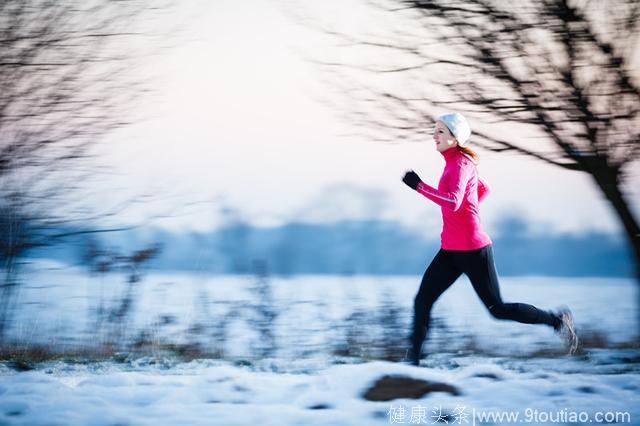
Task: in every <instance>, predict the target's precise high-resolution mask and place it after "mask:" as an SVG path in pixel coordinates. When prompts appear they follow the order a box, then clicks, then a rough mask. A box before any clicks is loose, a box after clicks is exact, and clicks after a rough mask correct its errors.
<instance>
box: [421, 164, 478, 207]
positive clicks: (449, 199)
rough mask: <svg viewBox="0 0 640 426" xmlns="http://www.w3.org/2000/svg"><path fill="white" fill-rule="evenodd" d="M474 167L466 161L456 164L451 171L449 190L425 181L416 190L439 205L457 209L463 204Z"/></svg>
mask: <svg viewBox="0 0 640 426" xmlns="http://www.w3.org/2000/svg"><path fill="white" fill-rule="evenodd" d="M472 167H473V165H471V164H464V163H463V164H460V165H459V166H456V167H455V168H454V169H453V170H452V172H451V176H450V179H449V188H448V189H449V190H448V191H440V190H438V189H436V188H434V187H432V186H430V185H427V184H426V183H424V182H420V183H418V186H417V188H416V191H418V192H419V193H420V194H422V195H424V196H425V197H427V198H428V199H430V200H431V201H433V202H434V203H436V204H438V205H439V206H442V207H444V208H450V209H451V210H453V211H456V210H458V209H459V208H460V206H461V205H462V200H463V199H464V193H465V189H466V188H467V184H468V183H469V179H470V178H471V175H472V173H473V169H472Z"/></svg>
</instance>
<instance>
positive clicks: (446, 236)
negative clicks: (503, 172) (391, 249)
mask: <svg viewBox="0 0 640 426" xmlns="http://www.w3.org/2000/svg"><path fill="white" fill-rule="evenodd" d="M441 154H442V155H443V157H444V159H445V162H446V164H445V167H444V171H443V172H442V176H441V177H440V182H439V183H438V189H435V188H433V187H432V186H429V185H427V184H426V183H424V182H421V183H419V184H418V187H417V188H416V189H417V191H418V192H419V193H420V194H422V195H424V196H425V197H427V198H428V199H430V200H431V201H433V202H434V203H436V204H438V205H439V206H440V207H441V208H442V221H443V227H442V234H441V235H440V237H441V243H442V244H441V246H442V248H443V249H445V250H476V249H479V248H482V247H485V246H487V245H489V244H491V239H490V238H489V235H487V234H486V233H485V232H484V231H483V230H482V226H481V224H480V211H479V208H478V204H479V203H480V201H482V200H483V199H484V198H485V197H486V196H487V195H488V194H489V191H490V190H491V188H490V186H489V184H488V183H487V182H486V181H485V180H484V179H482V178H481V177H480V176H478V171H477V169H476V165H475V163H474V162H473V160H471V158H469V157H467V156H466V155H465V154H464V153H463V152H462V151H460V150H459V149H458V148H449V149H447V150H446V151H444V152H442V153H441Z"/></svg>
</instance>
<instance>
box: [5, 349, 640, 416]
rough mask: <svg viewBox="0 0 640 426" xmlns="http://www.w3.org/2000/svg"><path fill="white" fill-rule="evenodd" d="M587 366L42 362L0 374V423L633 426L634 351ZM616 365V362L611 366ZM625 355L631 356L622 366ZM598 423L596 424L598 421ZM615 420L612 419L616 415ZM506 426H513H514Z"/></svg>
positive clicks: (487, 361) (638, 401) (637, 411)
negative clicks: (610, 425) (397, 395)
mask: <svg viewBox="0 0 640 426" xmlns="http://www.w3.org/2000/svg"><path fill="white" fill-rule="evenodd" d="M594 355H595V358H598V359H601V358H606V359H608V361H607V362H606V363H604V364H600V363H599V361H597V360H596V361H594V359H590V360H589V359H582V358H578V359H564V358H547V359H544V358H540V359H536V360H533V361H531V362H530V361H529V360H523V359H521V360H517V361H514V360H506V359H500V358H487V357H473V356H464V357H450V358H448V360H447V363H446V367H440V368H422V367H411V366H407V365H402V364H398V363H391V362H381V361H374V362H367V363H362V364H345V365H334V366H331V367H328V368H325V369H323V370H321V371H318V372H315V373H312V374H287V373H274V372H266V371H260V370H256V369H253V368H249V367H246V366H245V367H238V366H233V365H231V364H229V363H227V362H224V361H192V362H190V363H185V364H177V365H173V366H172V367H170V368H158V367H157V366H143V365H137V366H132V365H127V366H126V367H123V366H117V365H114V364H106V365H104V364H100V365H91V366H85V365H81V366H69V365H63V364H59V363H58V364H50V365H47V366H43V367H42V368H41V369H38V370H37V371H29V372H23V373H9V372H7V371H4V372H3V375H2V376H0V424H7V425H104V426H114V425H176V424H180V425H227V426H228V425H363V424H379V425H384V424H403V423H404V424H434V423H436V420H437V419H438V416H440V415H441V416H445V415H447V414H448V415H449V417H448V418H447V419H448V421H449V423H452V424H470V425H471V424H486V423H489V424H492V423H498V424H505V423H508V422H507V421H506V419H507V418H506V417H503V419H502V421H498V419H499V417H493V419H494V421H491V419H492V417H491V416H518V419H517V420H515V421H512V422H511V423H514V424H515V423H527V424H576V423H578V422H575V421H574V422H571V421H562V420H571V419H572V418H571V417H570V416H576V418H577V419H580V420H582V421H581V422H579V423H580V424H587V423H598V419H602V420H609V422H612V420H614V419H617V423H621V424H640V397H639V396H638V395H639V390H640V376H639V375H638V373H639V369H638V356H639V355H640V354H639V353H638V351H635V352H633V353H631V352H629V353H626V354H623V353H619V354H617V355H615V356H613V354H610V353H599V352H598V351H596V353H595V354H594ZM616 356H617V357H618V358H617V359H616V358H615V357H616ZM624 357H635V362H634V363H633V364H630V363H629V362H628V360H624V359H623V358H624ZM387 374H393V375H404V376H409V377H413V378H418V379H425V380H429V381H437V382H445V383H449V384H452V385H454V386H456V387H457V388H458V389H459V390H460V393H461V394H460V395H459V396H452V395H450V394H448V393H443V392H437V393H432V394H428V395H426V396H424V397H422V398H420V399H406V398H405V399H395V400H391V401H377V402H372V401H367V400H365V399H364V398H363V396H362V395H363V394H364V392H365V391H366V390H367V389H368V388H369V387H370V386H372V384H373V382H374V381H375V380H377V379H379V378H380V377H382V376H383V375H387ZM562 416H564V417H562ZM598 416H600V417H598ZM616 416H617V417H616ZM511 420H514V419H513V418H511Z"/></svg>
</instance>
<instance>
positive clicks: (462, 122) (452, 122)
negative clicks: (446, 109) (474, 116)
mask: <svg viewBox="0 0 640 426" xmlns="http://www.w3.org/2000/svg"><path fill="white" fill-rule="evenodd" d="M438 120H440V121H442V122H443V123H444V124H446V126H447V127H448V128H449V131H450V132H451V134H452V135H453V136H454V137H455V138H456V140H457V141H458V145H460V146H465V145H466V144H467V142H469V136H471V127H469V123H468V122H467V119H466V118H464V115H462V114H460V113H457V112H453V113H450V114H444V115H441V116H440V117H438Z"/></svg>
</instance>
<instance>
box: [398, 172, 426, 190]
mask: <svg viewBox="0 0 640 426" xmlns="http://www.w3.org/2000/svg"><path fill="white" fill-rule="evenodd" d="M402 181H403V182H404V183H406V184H407V186H408V187H409V188H411V189H413V190H415V189H417V188H418V184H419V183H420V182H422V180H421V179H420V176H418V174H417V173H416V172H414V171H413V170H411V171H408V172H407V173H405V175H404V177H403V178H402Z"/></svg>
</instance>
